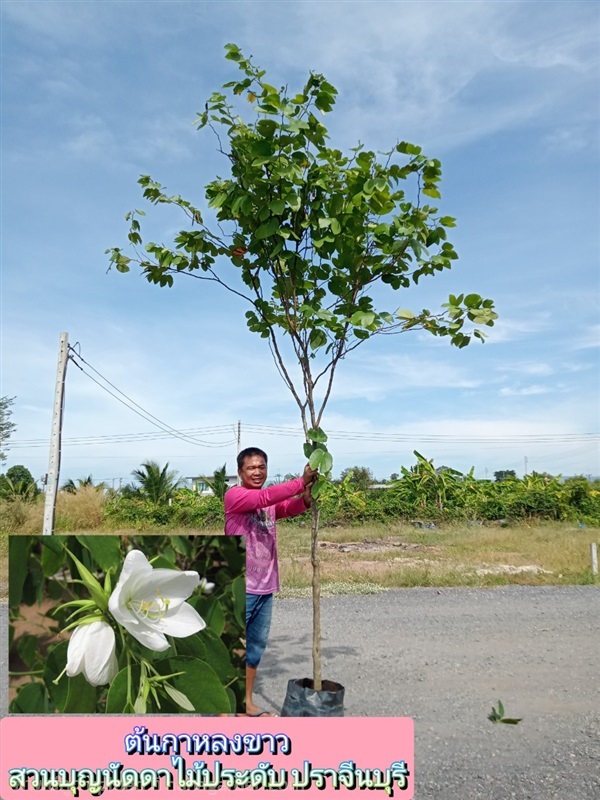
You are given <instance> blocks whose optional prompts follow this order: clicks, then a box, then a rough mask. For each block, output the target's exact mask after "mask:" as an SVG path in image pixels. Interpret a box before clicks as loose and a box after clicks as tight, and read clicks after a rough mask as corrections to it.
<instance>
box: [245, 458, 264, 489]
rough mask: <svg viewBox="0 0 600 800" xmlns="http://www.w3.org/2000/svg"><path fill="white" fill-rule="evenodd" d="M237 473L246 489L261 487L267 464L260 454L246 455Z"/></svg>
mask: <svg viewBox="0 0 600 800" xmlns="http://www.w3.org/2000/svg"><path fill="white" fill-rule="evenodd" d="M238 474H239V476H240V478H241V479H242V485H243V486H245V487H246V489H262V487H263V485H264V483H265V481H266V480H267V465H266V464H265V460H264V458H263V457H262V456H246V458H245V459H244V463H243V464H242V468H241V469H239V470H238Z"/></svg>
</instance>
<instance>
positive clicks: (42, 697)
mask: <svg viewBox="0 0 600 800" xmlns="http://www.w3.org/2000/svg"><path fill="white" fill-rule="evenodd" d="M9 711H10V713H11V714H47V713H48V712H49V711H50V708H49V703H48V695H47V693H46V687H45V686H44V684H43V683H39V682H37V681H36V682H35V683H26V684H25V686H23V687H22V688H21V689H19V693H18V694H17V696H16V697H15V699H14V700H13V701H12V703H11V704H10V708H9Z"/></svg>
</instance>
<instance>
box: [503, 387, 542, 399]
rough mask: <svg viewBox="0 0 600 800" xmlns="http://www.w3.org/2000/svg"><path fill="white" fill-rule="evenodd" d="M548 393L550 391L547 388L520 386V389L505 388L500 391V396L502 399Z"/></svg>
mask: <svg viewBox="0 0 600 800" xmlns="http://www.w3.org/2000/svg"><path fill="white" fill-rule="evenodd" d="M550 391H552V390H551V389H550V388H549V387H548V386H540V385H539V384H532V385H531V386H522V387H520V388H512V387H509V386H505V387H504V388H503V389H500V394H501V395H502V397H530V396H531V395H535V394H548V392H550Z"/></svg>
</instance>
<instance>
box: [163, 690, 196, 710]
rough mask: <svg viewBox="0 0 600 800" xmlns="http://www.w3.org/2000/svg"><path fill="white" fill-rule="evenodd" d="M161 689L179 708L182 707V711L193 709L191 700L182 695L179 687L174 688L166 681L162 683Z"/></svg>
mask: <svg viewBox="0 0 600 800" xmlns="http://www.w3.org/2000/svg"><path fill="white" fill-rule="evenodd" d="M163 689H164V690H165V692H166V693H167V694H168V695H169V697H170V698H171V700H173V702H174V703H177V705H178V706H179V707H180V708H183V710H184V711H195V710H196V709H195V708H194V706H193V704H192V703H191V701H190V700H189V699H188V698H187V697H186V696H185V695H184V693H183V692H180V691H179V689H175V688H174V687H173V686H171V685H170V684H168V683H163Z"/></svg>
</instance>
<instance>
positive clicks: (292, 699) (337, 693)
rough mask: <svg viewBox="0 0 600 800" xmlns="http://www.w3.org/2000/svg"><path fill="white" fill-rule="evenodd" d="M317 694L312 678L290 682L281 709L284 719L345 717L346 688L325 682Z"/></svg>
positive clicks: (339, 684) (338, 684)
mask: <svg viewBox="0 0 600 800" xmlns="http://www.w3.org/2000/svg"><path fill="white" fill-rule="evenodd" d="M322 683H323V688H322V689H321V691H320V692H316V691H315V690H314V689H313V688H312V687H313V681H312V680H311V679H310V678H301V679H299V680H291V681H288V685H287V692H286V695H285V700H284V702H283V708H282V709H281V716H282V717H343V716H344V691H345V690H344V687H343V686H342V684H341V683H334V682H333V681H323V682H322Z"/></svg>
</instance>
